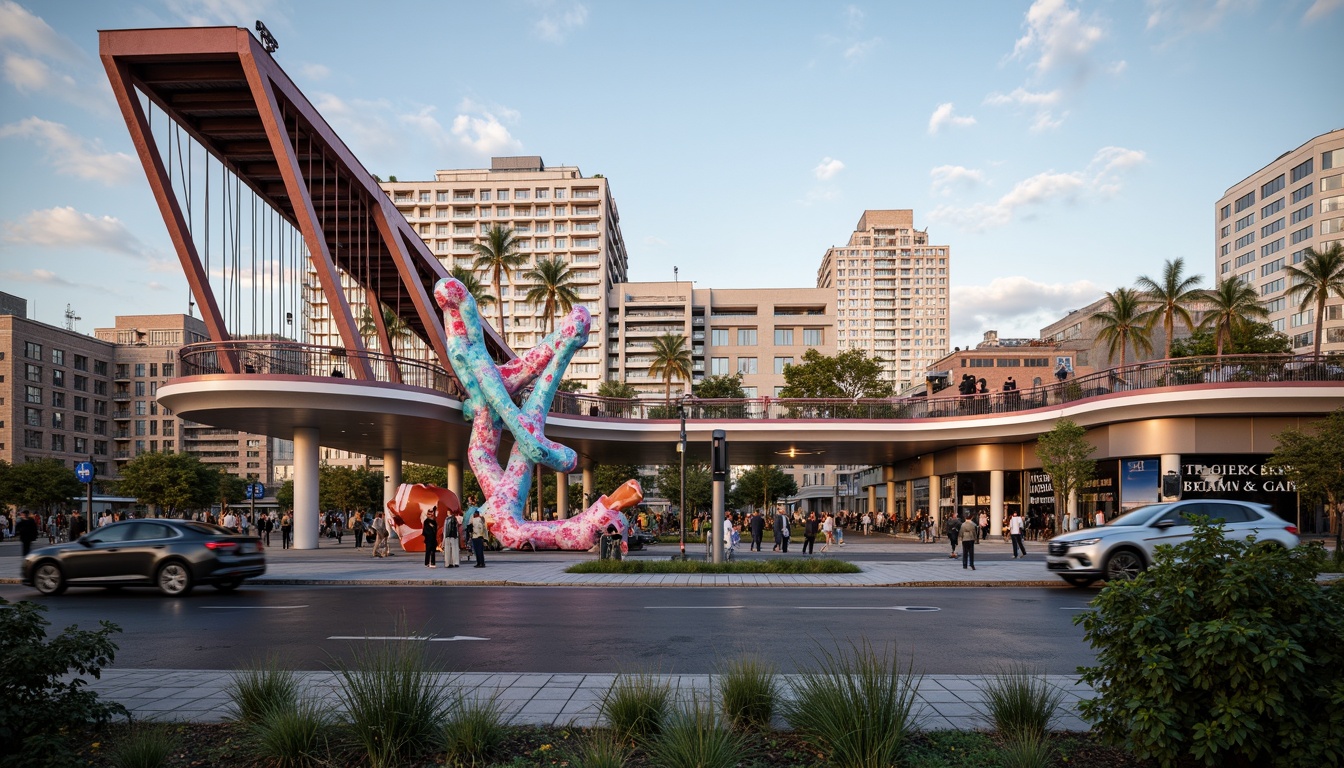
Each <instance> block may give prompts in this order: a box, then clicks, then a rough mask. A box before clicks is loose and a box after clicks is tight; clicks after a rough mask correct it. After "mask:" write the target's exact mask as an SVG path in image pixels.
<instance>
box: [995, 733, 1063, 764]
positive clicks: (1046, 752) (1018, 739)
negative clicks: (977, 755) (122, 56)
mask: <svg viewBox="0 0 1344 768" xmlns="http://www.w3.org/2000/svg"><path fill="white" fill-rule="evenodd" d="M1054 756H1055V748H1054V747H1053V746H1052V745H1051V744H1050V737H1049V735H1047V734H1045V733H1043V732H1040V731H1036V730H1031V729H1027V730H1020V731H1015V732H1010V733H1009V734H1008V735H1007V738H1006V739H1005V741H1004V744H1003V752H1002V759H1003V768H1050V765H1051V764H1052V763H1053V762H1054Z"/></svg>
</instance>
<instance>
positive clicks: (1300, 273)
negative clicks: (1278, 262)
mask: <svg viewBox="0 0 1344 768" xmlns="http://www.w3.org/2000/svg"><path fill="white" fill-rule="evenodd" d="M1283 271H1284V273H1285V275H1287V278H1288V286H1289V288H1288V297H1289V298H1290V299H1294V300H1295V299H1298V298H1299V297H1300V298H1301V300H1302V305H1301V306H1300V307H1299V310H1300V311H1302V312H1306V311H1307V310H1308V309H1309V308H1312V307H1315V311H1316V332H1315V334H1314V335H1313V338H1314V339H1315V341H1314V346H1313V349H1312V354H1314V355H1318V356H1319V355H1320V354H1321V333H1322V325H1323V323H1324V322H1325V302H1326V300H1327V299H1328V298H1329V297H1330V294H1332V293H1333V294H1334V295H1335V296H1337V297H1339V298H1341V299H1344V245H1340V243H1339V241H1335V243H1334V244H1333V245H1331V246H1330V247H1329V248H1327V249H1325V250H1324V251H1317V250H1316V249H1315V248H1308V249H1307V250H1306V251H1305V252H1303V254H1302V263H1301V264H1300V265H1298V264H1293V265H1289V266H1286V267H1284V268H1283Z"/></svg>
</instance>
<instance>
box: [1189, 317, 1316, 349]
mask: <svg viewBox="0 0 1344 768" xmlns="http://www.w3.org/2000/svg"><path fill="white" fill-rule="evenodd" d="M1231 339H1232V340H1231V342H1230V343H1229V344H1228V345H1227V346H1228V348H1229V349H1234V350H1236V352H1237V354H1239V355H1271V354H1279V353H1287V352H1292V351H1293V343H1292V341H1291V340H1290V339H1289V338H1288V337H1287V336H1285V335H1284V334H1282V333H1279V332H1278V331H1276V330H1274V326H1272V325H1270V324H1269V323H1261V322H1257V321H1255V320H1249V321H1247V322H1245V323H1243V324H1241V325H1240V326H1238V327H1235V328H1233V329H1232V337H1231ZM1217 352H1218V345H1217V343H1216V342H1215V341H1214V336H1213V330H1212V329H1209V328H1204V329H1202V330H1198V331H1195V332H1194V333H1192V334H1190V335H1189V336H1187V337H1185V338H1183V339H1177V340H1176V343H1175V344H1172V345H1171V356H1172V358H1181V357H1210V356H1212V355H1214V354H1216V353H1217Z"/></svg>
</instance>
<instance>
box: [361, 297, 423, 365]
mask: <svg viewBox="0 0 1344 768" xmlns="http://www.w3.org/2000/svg"><path fill="white" fill-rule="evenodd" d="M379 308H380V310H381V312H380V314H381V315H382V320H383V328H385V329H386V330H387V341H388V344H390V345H391V347H392V348H391V349H384V350H382V351H383V352H384V353H386V354H389V355H396V354H397V345H398V344H399V343H400V342H405V341H409V340H410V338H411V337H412V336H414V333H412V332H411V327H410V326H409V325H407V324H406V321H405V320H402V319H401V317H400V316H398V315H397V313H396V312H395V311H394V310H393V309H392V308H391V307H389V306H387V305H386V304H380V305H379ZM359 335H360V337H361V338H363V339H364V342H365V344H366V345H367V344H368V343H369V342H370V341H374V340H376V339H378V321H377V319H376V318H375V317H374V315H373V310H372V308H371V307H367V306H366V307H364V314H363V315H362V316H361V317H360V319H359Z"/></svg>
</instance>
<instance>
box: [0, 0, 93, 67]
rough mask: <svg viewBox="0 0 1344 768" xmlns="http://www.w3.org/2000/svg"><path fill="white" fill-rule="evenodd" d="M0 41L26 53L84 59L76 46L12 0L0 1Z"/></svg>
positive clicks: (66, 59) (76, 61) (73, 60)
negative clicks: (24, 50) (22, 49)
mask: <svg viewBox="0 0 1344 768" xmlns="http://www.w3.org/2000/svg"><path fill="white" fill-rule="evenodd" d="M0 44H3V45H4V46H5V47H7V48H8V47H10V46H12V45H15V44H17V45H18V46H19V47H22V48H24V49H26V50H27V51H28V52H29V53H32V54H35V55H37V56H41V57H44V58H49V59H57V60H60V61H64V62H66V63H69V64H80V63H83V62H85V61H86V60H87V59H86V57H85V56H84V53H83V52H82V51H80V49H79V47H78V46H76V45H75V44H74V43H73V42H71V41H70V40H68V39H66V38H65V37H62V36H61V35H60V34H58V33H57V32H56V30H54V29H52V28H51V25H49V24H47V22H45V21H43V20H42V19H41V17H38V16H34V15H33V14H32V13H30V12H29V11H28V9H26V8H24V7H23V6H21V5H19V4H18V3H16V2H14V1H13V0H4V1H3V2H0Z"/></svg>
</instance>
